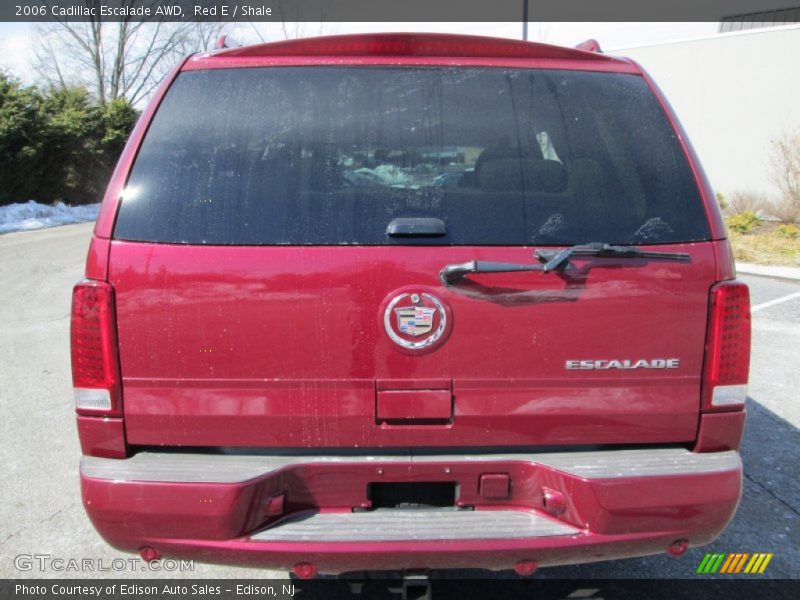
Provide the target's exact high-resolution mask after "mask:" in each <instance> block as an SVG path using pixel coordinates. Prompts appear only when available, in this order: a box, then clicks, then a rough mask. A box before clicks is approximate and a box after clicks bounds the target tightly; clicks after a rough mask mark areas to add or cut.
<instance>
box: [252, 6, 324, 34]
mask: <svg viewBox="0 0 800 600" xmlns="http://www.w3.org/2000/svg"><path fill="white" fill-rule="evenodd" d="M274 6H275V9H276V10H275V12H276V15H277V16H278V17H279V18H280V23H279V25H278V27H279V29H280V32H279V33H278V34H276V35H269V33H268V32H269V30H270V29H271V27H270V26H271V25H272V23H254V22H250V28H251V30H252V33H255V35H256V37H257V38H258V40H259V41H261V42H275V41H278V40H280V39H284V40H294V39H298V38H304V37H311V36H316V35H326V34H328V33H329V32H330V27H329V23H326V22H325V15H326V11H325V6H324V5H321V6H320V12H319V21H318V22H311V21H301V20H300V19H301V18H304V17H306V16H308V15H306V14H304V13H301V8H302V7H301V5H300V4H299V3H291V2H290V3H288V4H287V3H285V2H283V1H282V0H275V2H274ZM315 16H316V15H315ZM247 33H249V32H246V33H245V35H246V36H247V37H250V36H249V35H247Z"/></svg>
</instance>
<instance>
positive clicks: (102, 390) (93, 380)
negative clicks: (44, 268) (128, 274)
mask: <svg viewBox="0 0 800 600" xmlns="http://www.w3.org/2000/svg"><path fill="white" fill-rule="evenodd" d="M70 342H71V347H72V385H73V387H74V388H75V407H76V409H77V411H78V412H79V413H81V414H90V415H97V414H102V415H118V414H121V408H122V407H121V404H122V403H121V399H120V383H119V382H120V377H119V360H118V354H117V333H116V322H115V315H114V288H112V287H111V286H110V285H109V284H107V283H105V282H103V281H89V280H84V281H81V282H79V283H78V284H77V285H76V286H75V288H74V289H73V290H72V323H71V328H70Z"/></svg>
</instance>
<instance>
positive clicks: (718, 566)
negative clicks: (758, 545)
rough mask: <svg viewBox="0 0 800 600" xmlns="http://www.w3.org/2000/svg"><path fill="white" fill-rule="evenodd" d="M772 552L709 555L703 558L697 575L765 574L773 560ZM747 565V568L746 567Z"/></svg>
mask: <svg viewBox="0 0 800 600" xmlns="http://www.w3.org/2000/svg"><path fill="white" fill-rule="evenodd" d="M772 556H773V554H772V553H771V552H769V553H767V552H756V553H754V554H750V553H747V552H734V553H731V554H722V553H709V554H706V555H705V556H704V557H703V560H702V561H700V564H699V565H698V567H697V573H701V574H713V573H725V574H733V573H742V572H744V573H763V572H764V569H766V568H767V565H768V564H769V561H771V560H772ZM745 565H747V566H745Z"/></svg>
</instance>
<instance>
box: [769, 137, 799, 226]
mask: <svg viewBox="0 0 800 600" xmlns="http://www.w3.org/2000/svg"><path fill="white" fill-rule="evenodd" d="M772 175H773V177H774V181H775V183H776V184H777V186H778V188H780V190H781V192H782V193H783V197H782V198H781V200H780V201H779V202H777V203H776V205H775V206H773V211H774V212H775V214H776V215H777V216H778V217H780V218H781V219H782V220H784V221H800V131H796V132H795V133H793V134H786V135H784V136H783V137H782V138H780V139H778V140H775V141H774V142H773V153H772Z"/></svg>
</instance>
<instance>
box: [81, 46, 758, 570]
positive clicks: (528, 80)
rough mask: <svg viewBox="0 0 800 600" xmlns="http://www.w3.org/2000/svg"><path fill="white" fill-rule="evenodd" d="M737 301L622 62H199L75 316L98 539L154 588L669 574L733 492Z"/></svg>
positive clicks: (302, 56) (123, 193) (575, 58)
mask: <svg viewBox="0 0 800 600" xmlns="http://www.w3.org/2000/svg"><path fill="white" fill-rule="evenodd" d="M734 277H735V273H734V266H733V261H732V258H731V252H730V247H729V244H728V241H727V239H726V232H725V229H724V225H723V222H722V220H721V218H720V213H719V210H718V208H717V205H716V203H715V200H714V196H713V194H712V192H711V190H710V188H709V185H708V183H707V181H706V179H705V177H704V175H703V171H702V169H701V167H700V165H699V164H698V161H697V157H696V156H695V154H694V153H693V151H692V149H691V147H690V145H689V142H688V140H687V139H686V136H685V134H684V132H683V131H682V130H681V128H680V126H679V125H678V122H677V120H676V119H675V116H674V115H673V114H672V111H671V110H670V108H669V106H668V104H667V102H666V100H665V99H664V97H663V96H662V94H661V93H660V92H659V91H658V89H657V88H656V86H655V84H654V83H653V81H652V80H651V79H650V78H649V77H648V75H647V74H646V73H645V72H643V70H642V69H641V68H640V67H639V66H638V65H637V64H636V63H634V62H632V61H630V60H627V59H624V58H613V57H610V56H606V55H604V54H602V53H599V52H596V51H594V52H592V51H585V50H579V49H567V48H560V47H555V46H548V45H543V44H535V43H527V42H519V41H513V40H501V39H492V38H480V37H465V36H453V35H422V34H387V35H355V36H341V37H328V38H316V39H306V40H296V41H286V42H278V43H268V44H263V45H257V46H250V47H240V48H223V49H220V50H217V51H214V52H210V53H204V54H198V55H194V56H192V57H189V58H188V59H186V60H185V61H184V62H183V63H182V64H181V65H179V66H178V67H177V68H176V69H175V70H174V71H173V72H172V73H171V74H170V75H169V77H167V79H166V80H165V81H164V83H163V84H162V85H161V87H160V89H159V90H158V92H157V93H156V95H155V97H154V98H153V100H152V101H151V103H150V105H149V106H148V107H147V109H146V110H145V111H144V113H143V114H142V116H141V119H140V121H139V123H138V125H137V126H136V129H135V130H134V132H133V134H132V135H131V138H130V140H129V142H128V145H127V146H126V148H125V151H124V152H123V154H122V157H121V159H120V161H119V165H118V167H117V169H116V171H115V173H114V175H113V177H112V179H111V182H110V185H109V187H108V191H107V193H106V195H105V199H104V201H103V204H102V209H101V211H100V215H99V217H98V219H97V224H96V227H95V230H94V236H93V238H92V242H91V246H90V249H89V255H88V260H87V265H86V279H84V280H83V281H81V282H79V283H78V284H77V285H76V286H75V289H74V295H73V308H72V331H71V344H72V365H73V366H72V368H73V379H74V386H75V401H76V407H77V420H78V432H79V435H80V440H81V445H82V449H83V455H84V456H83V459H82V462H81V469H80V477H81V485H82V491H83V501H84V504H85V507H86V511H87V512H88V514H89V517H90V518H91V520H92V522H93V523H94V526H95V527H96V528H97V530H98V532H99V533H100V535H102V536H103V537H104V538H105V539H106V540H107V541H108V542H109V543H110V544H112V545H113V546H115V547H117V548H120V549H123V550H127V551H138V552H140V553H141V554H142V556H144V557H146V558H155V557H158V556H160V555H162V554H163V555H168V556H177V557H187V558H198V559H201V560H209V561H220V562H232V563H237V564H246V565H257V566H269V567H280V568H287V569H294V572H295V573H296V574H297V575H299V576H301V577H311V576H313V575H314V574H316V573H318V572H319V573H342V572H349V571H354V570H359V571H365V570H389V569H391V570H404V569H439V568H461V567H468V568H484V569H510V568H514V569H516V570H517V572H518V573H520V574H530V573H531V572H533V571H534V570H535V569H536V568H537V567H538V566H549V565H562V564H570V563H581V562H587V561H598V560H607V559H615V558H622V557H631V556H639V555H646V554H655V553H662V552H666V553H670V554H673V555H679V554H681V553H683V552H684V551H685V550H686V548H687V547H689V546H696V545H702V544H707V543H709V542H710V541H711V540H713V539H714V538H715V537H716V536H718V535H719V534H720V532H721V531H722V530H723V529H724V528H725V526H726V524H727V523H728V521H729V520H730V519H731V517H732V515H733V514H734V511H735V509H736V506H737V503H738V501H739V496H740V492H741V479H742V466H741V461H740V459H739V453H738V451H737V449H738V447H739V443H740V440H741V438H742V431H743V427H744V421H745V411H744V405H745V398H746V383H747V377H748V364H749V346H750V314H749V297H748V290H747V287H746V286H745V285H744V284H742V283H740V282H738V281H737V280H736V279H735V278H734Z"/></svg>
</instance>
